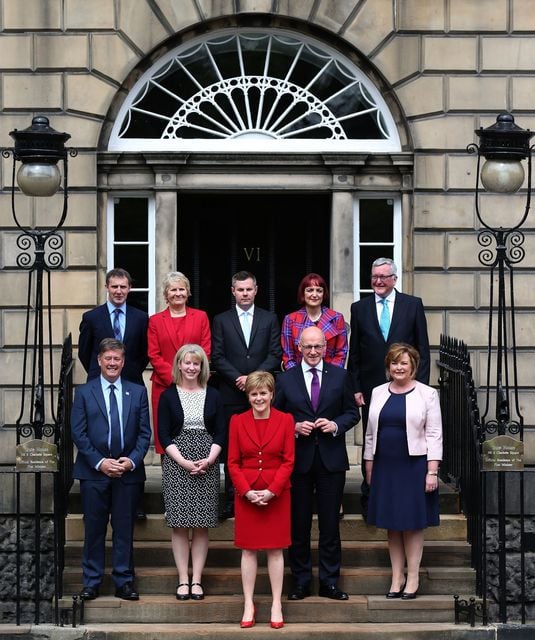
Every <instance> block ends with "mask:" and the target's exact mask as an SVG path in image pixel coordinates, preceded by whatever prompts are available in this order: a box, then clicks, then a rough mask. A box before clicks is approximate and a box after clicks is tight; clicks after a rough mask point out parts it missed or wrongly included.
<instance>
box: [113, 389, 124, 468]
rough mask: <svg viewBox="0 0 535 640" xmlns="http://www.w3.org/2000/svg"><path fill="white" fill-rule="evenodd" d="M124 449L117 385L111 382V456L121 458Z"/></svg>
mask: <svg viewBox="0 0 535 640" xmlns="http://www.w3.org/2000/svg"><path fill="white" fill-rule="evenodd" d="M122 450H123V447H122V445H121V421H120V420H119V405H118V404H117V398H116V396H115V385H114V384H110V457H111V458H119V457H120V456H121V453H122Z"/></svg>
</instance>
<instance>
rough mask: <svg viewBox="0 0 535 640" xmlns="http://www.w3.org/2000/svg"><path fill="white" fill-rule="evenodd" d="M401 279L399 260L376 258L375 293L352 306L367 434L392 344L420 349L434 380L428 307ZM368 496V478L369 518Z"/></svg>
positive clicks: (354, 364) (354, 372) (364, 496)
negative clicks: (400, 283)
mask: <svg viewBox="0 0 535 640" xmlns="http://www.w3.org/2000/svg"><path fill="white" fill-rule="evenodd" d="M396 280H397V268H396V265H395V263H394V261H393V260H391V259H390V258H377V260H375V261H374V262H373V264H372V270H371V285H372V289H373V291H374V295H371V296H367V297H366V298H363V299H362V300H359V301H358V302H354V303H353V304H352V305H351V336H350V343H349V360H348V370H349V372H350V374H351V378H352V381H353V391H354V394H355V401H356V403H357V405H358V406H359V407H361V409H362V428H363V439H364V434H365V433H366V423H367V420H368V404H369V402H370V398H371V395H372V389H373V388H374V387H377V386H378V385H380V384H384V383H385V382H386V370H385V356H386V353H387V351H388V349H389V348H390V345H391V344H393V343H394V342H405V343H407V344H410V345H412V346H413V347H414V348H415V349H417V350H418V353H419V354H420V366H419V368H418V371H417V373H416V379H417V380H418V381H420V382H423V383H424V384H429V369H430V356H429V339H428V337H427V322H426V319H425V313H424V306H423V304H422V300H421V299H420V298H417V297H415V296H409V295H407V294H405V293H400V292H399V291H397V290H396V289H395V285H396ZM363 450H364V447H363ZM368 495H369V486H368V484H367V483H366V480H365V479H364V480H363V483H362V487H361V503H362V515H363V517H364V519H366V516H367V513H368Z"/></svg>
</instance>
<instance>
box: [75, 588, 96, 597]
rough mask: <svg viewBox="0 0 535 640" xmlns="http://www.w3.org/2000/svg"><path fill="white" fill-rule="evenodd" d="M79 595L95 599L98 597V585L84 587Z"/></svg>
mask: <svg viewBox="0 0 535 640" xmlns="http://www.w3.org/2000/svg"><path fill="white" fill-rule="evenodd" d="M78 596H79V598H80V599H81V600H94V599H95V598H98V589H97V588H96V587H84V588H83V589H82V590H81V591H80V593H79V594H78Z"/></svg>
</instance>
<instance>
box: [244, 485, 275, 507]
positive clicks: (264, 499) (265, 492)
mask: <svg viewBox="0 0 535 640" xmlns="http://www.w3.org/2000/svg"><path fill="white" fill-rule="evenodd" d="M245 497H246V498H247V500H249V502H251V503H252V504H256V505H257V506H258V507H265V506H267V504H268V502H269V501H270V500H271V499H272V498H274V497H275V494H274V493H272V492H271V491H270V490H269V489H262V490H261V491H256V490H255V489H250V490H249V491H248V492H247V493H246V494H245Z"/></svg>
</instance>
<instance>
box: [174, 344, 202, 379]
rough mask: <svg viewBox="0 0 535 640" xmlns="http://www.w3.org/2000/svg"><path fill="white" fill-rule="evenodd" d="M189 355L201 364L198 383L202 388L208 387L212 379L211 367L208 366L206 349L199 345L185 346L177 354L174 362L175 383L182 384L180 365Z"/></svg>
mask: <svg viewBox="0 0 535 640" xmlns="http://www.w3.org/2000/svg"><path fill="white" fill-rule="evenodd" d="M188 354H191V355H192V356H194V357H195V358H197V359H198V360H199V362H200V363H201V372H200V373H199V378H198V381H199V385H200V386H201V387H203V388H204V387H206V385H207V384H208V378H209V377H210V365H209V364H208V358H207V357H206V353H205V351H204V349H203V348H202V347H201V346H200V345H198V344H185V345H183V346H181V347H180V349H179V350H178V351H177V352H176V355H175V357H174V360H173V372H172V375H173V382H174V383H175V384H177V385H179V386H180V385H181V384H182V371H180V365H181V364H182V362H184V360H185V358H186V356H187V355H188Z"/></svg>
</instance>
